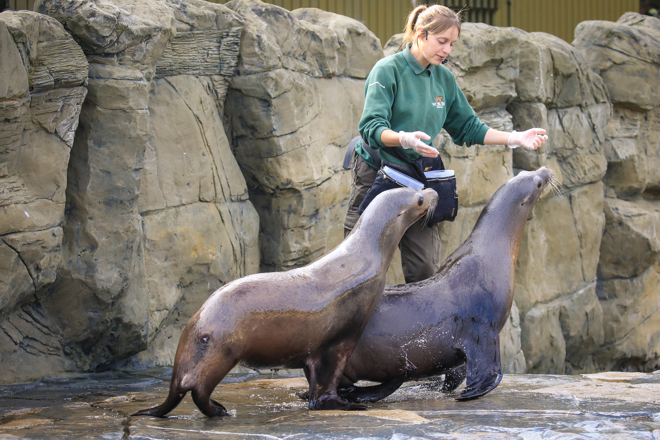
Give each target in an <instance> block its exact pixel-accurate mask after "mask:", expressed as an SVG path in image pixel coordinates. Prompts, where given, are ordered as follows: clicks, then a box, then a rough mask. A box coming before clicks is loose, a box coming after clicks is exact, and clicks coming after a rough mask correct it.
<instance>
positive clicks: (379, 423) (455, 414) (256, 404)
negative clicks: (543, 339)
mask: <svg viewBox="0 0 660 440" xmlns="http://www.w3.org/2000/svg"><path fill="white" fill-rule="evenodd" d="M170 374H171V369H166V368H163V369H157V370H149V371H143V372H139V373H136V372H132V373H125V372H117V371H115V372H107V373H101V374H87V375H70V376H62V377H55V378H47V379H43V380H40V381H36V382H31V383H28V384H21V385H13V386H4V387H0V440H10V439H11V440H16V439H107V440H115V439H116V440H128V439H132V440H138V439H140V440H142V439H144V440H150V439H154V440H155V439H239V440H244V439H245V440H247V439H254V440H259V439H273V440H275V439H362V440H367V439H368V440H380V439H387V440H412V439H498V440H499V439H524V440H532V439H553V440H559V439H561V440H569V439H571V440H572V439H621V440H624V439H625V440H629V439H654V440H660V371H659V372H656V373H655V374H651V373H649V374H644V373H601V374H597V375H586V376H550V375H505V376H504V379H503V380H502V383H501V384H500V386H499V387H498V388H497V389H495V390H494V391H493V392H491V393H490V394H488V395H487V396H485V397H482V398H480V399H477V400H474V401H469V402H456V401H454V400H453V399H452V398H451V396H447V395H444V394H442V393H441V392H439V391H436V389H437V386H438V384H437V383H436V382H434V381H433V380H429V381H422V382H410V383H406V384H404V387H403V388H402V389H400V390H399V391H397V392H396V393H394V394H393V395H392V396H390V397H389V398H387V399H385V400H383V401H381V402H378V403H375V404H371V405H369V409H368V410H367V411H354V412H341V411H325V412H324V411H321V412H312V411H309V410H308V409H307V406H306V403H305V402H303V401H301V400H300V399H299V398H298V397H297V396H296V393H297V392H299V391H302V390H305V389H306V385H307V384H306V381H305V379H304V377H298V376H293V377H291V376H282V375H279V376H274V375H273V374H247V375H232V376H231V377H228V378H226V379H225V380H224V381H223V383H221V384H220V385H219V386H218V387H217V388H216V390H215V393H214V396H213V397H214V399H216V400H218V401H219V402H221V403H222V404H223V405H224V406H225V407H227V409H228V410H230V411H231V413H232V415H231V416H230V417H224V418H220V419H209V418H206V417H205V416H203V415H202V414H201V413H200V412H199V411H198V410H197V408H196V407H195V405H194V404H193V402H192V399H191V398H190V396H186V398H185V399H184V401H183V402H182V403H181V405H179V407H178V408H177V409H176V410H174V411H173V412H172V413H171V415H170V417H169V418H167V419H158V418H153V417H131V416H130V414H132V413H134V412H135V411H137V410H139V409H143V408H147V407H150V406H153V405H156V404H160V403H161V402H162V401H163V400H164V399H165V396H166V395H167V387H168V384H169V378H170Z"/></svg>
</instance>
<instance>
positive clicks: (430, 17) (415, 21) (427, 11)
mask: <svg viewBox="0 0 660 440" xmlns="http://www.w3.org/2000/svg"><path fill="white" fill-rule="evenodd" d="M420 26H421V27H422V29H424V30H425V31H427V32H428V33H429V34H440V33H442V32H444V31H446V30H447V29H449V28H452V27H454V26H455V27H457V28H458V34H459V35H460V34H461V17H460V16H459V15H458V14H457V13H456V12H454V11H452V10H451V9H449V8H448V7H447V6H443V5H431V6H427V5H420V6H417V7H416V8H415V9H413V10H412V12H411V13H410V15H408V20H407V21H406V31H405V34H404V36H403V45H404V46H405V45H406V44H407V43H409V42H411V41H413V40H414V39H415V32H416V31H417V28H419V27H420Z"/></svg>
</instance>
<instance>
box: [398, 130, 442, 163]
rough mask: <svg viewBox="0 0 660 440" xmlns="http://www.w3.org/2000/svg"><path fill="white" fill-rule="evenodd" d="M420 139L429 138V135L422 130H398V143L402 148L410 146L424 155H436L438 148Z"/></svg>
mask: <svg viewBox="0 0 660 440" xmlns="http://www.w3.org/2000/svg"><path fill="white" fill-rule="evenodd" d="M420 139H426V140H430V139H431V136H429V135H428V134H426V133H424V132H423V131H413V132H412V133H409V132H407V131H400V132H399V143H400V144H401V146H402V147H403V148H405V149H409V148H412V149H413V150H415V151H416V152H417V153H419V154H421V155H422V156H424V157H437V156H438V150H436V149H435V148H433V147H429V146H428V145H426V144H425V143H424V142H422V141H420Z"/></svg>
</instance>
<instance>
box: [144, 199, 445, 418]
mask: <svg viewBox="0 0 660 440" xmlns="http://www.w3.org/2000/svg"><path fill="white" fill-rule="evenodd" d="M437 198H438V196H437V194H436V193H435V191H433V190H424V191H415V190H413V189H411V188H401V189H396V190H391V191H387V192H385V193H383V194H382V195H379V196H378V197H377V198H376V199H374V202H372V204H373V205H374V206H373V209H371V206H369V209H368V210H367V211H365V212H364V213H363V215H362V217H361V218H360V220H359V222H358V224H357V225H356V226H355V229H354V231H353V232H352V233H351V234H350V235H349V236H348V237H347V238H346V239H345V240H344V241H343V242H342V243H341V244H340V245H339V246H337V247H336V248H335V249H334V250H333V251H331V252H330V253H329V254H327V255H326V256H324V257H323V258H321V259H319V260H318V261H316V262H314V263H311V264H309V265H307V266H305V267H302V268H299V269H293V270H290V271H287V272H278V273H262V274H256V275H250V276H247V277H244V278H241V279H239V280H236V281H233V282H231V283H229V284H227V285H226V286H224V287H222V288H221V289H219V290H217V291H216V292H215V293H214V294H213V295H212V296H211V297H210V298H209V299H208V300H207V301H206V302H205V303H204V305H202V307H201V308H200V310H199V311H198V312H197V313H196V314H195V315H194V316H193V317H192V318H191V319H190V321H189V322H188V324H187V325H186V327H185V329H184V331H183V334H182V335H181V340H180V341H179V346H178V348H177V352H176V357H175V361H174V371H173V372H172V380H171V382H170V390H169V394H168V396H167V399H166V400H165V402H164V403H163V404H161V405H159V406H156V407H153V408H149V409H145V410H142V411H139V412H138V413H136V414H135V415H150V416H157V417H163V416H165V414H167V413H169V412H170V411H172V410H173V409H174V408H175V407H176V406H177V405H178V404H179V403H180V402H181V400H182V399H183V397H184V396H185V394H186V393H187V392H188V391H191V392H192V398H193V400H194V402H195V404H196V405H197V407H198V408H199V409H200V411H202V413H204V414H205V415H207V416H209V417H214V416H223V415H227V411H226V410H225V408H224V407H223V406H222V405H221V404H219V403H218V402H216V401H214V400H213V399H211V393H212V392H213V390H214V388H215V387H216V385H217V384H218V383H219V382H220V380H222V378H223V377H225V375H226V374H227V373H229V371H230V370H231V369H232V368H233V367H234V366H235V365H236V364H237V363H239V362H241V363H242V364H244V365H247V366H250V367H281V368H302V369H303V370H304V371H305V375H306V376H307V380H308V381H309V408H310V409H312V410H320V409H364V406H363V405H356V404H354V403H349V402H347V401H345V400H344V399H342V398H340V397H339V396H338V395H337V384H338V383H339V380H340V378H341V375H342V372H343V371H344V366H345V365H346V361H347V359H348V357H349V356H350V355H351V352H352V351H353V349H354V348H355V346H356V344H357V341H358V339H359V337H360V334H361V333H362V331H363V330H364V326H365V325H366V323H367V321H368V319H369V316H371V313H372V312H373V310H374V308H375V307H376V304H377V303H378V300H379V299H380V296H381V295H382V293H383V289H384V287H385V273H386V271H387V267H388V266H389V264H390V261H391V259H392V256H393V255H394V251H395V249H396V247H397V244H398V243H399V240H401V237H402V236H403V233H404V232H405V231H406V229H408V227H409V226H410V225H412V224H413V223H414V222H415V221H417V220H419V219H420V218H421V217H422V216H423V214H424V213H425V212H426V211H427V210H428V209H429V207H430V206H433V205H435V202H436V201H437Z"/></svg>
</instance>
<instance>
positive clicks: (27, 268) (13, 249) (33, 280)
mask: <svg viewBox="0 0 660 440" xmlns="http://www.w3.org/2000/svg"><path fill="white" fill-rule="evenodd" d="M2 242H3V243H4V244H5V246H7V247H8V248H9V249H11V250H12V251H14V252H15V253H16V255H17V256H18V258H19V259H20V260H21V263H23V266H25V271H26V272H27V273H28V276H29V277H30V280H32V287H33V288H34V290H35V292H36V290H37V280H35V279H34V276H32V273H31V272H30V267H29V266H28V265H27V263H26V262H25V260H24V259H23V256H22V255H21V253H20V252H18V249H16V248H14V247H13V246H12V245H10V244H9V243H7V241H5V240H4V239H2Z"/></svg>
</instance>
